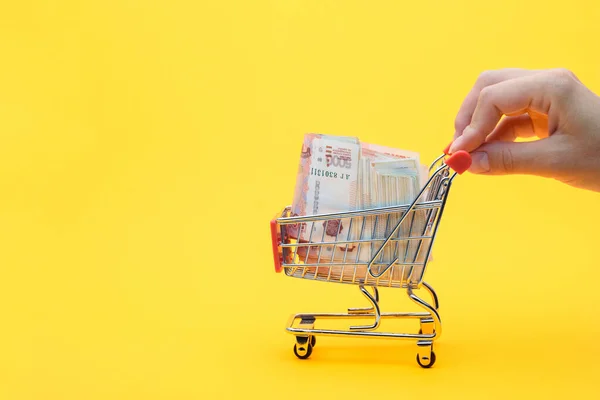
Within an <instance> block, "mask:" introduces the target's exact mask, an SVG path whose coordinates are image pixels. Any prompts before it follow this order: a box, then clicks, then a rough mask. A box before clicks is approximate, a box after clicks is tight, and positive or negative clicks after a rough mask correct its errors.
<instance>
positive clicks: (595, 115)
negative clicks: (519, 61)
mask: <svg viewBox="0 0 600 400" xmlns="http://www.w3.org/2000/svg"><path fill="white" fill-rule="evenodd" d="M455 128H456V132H455V134H454V142H453V143H452V145H451V146H450V153H453V152H455V151H458V150H466V151H468V152H471V153H472V154H471V156H472V158H473V164H472V166H471V168H470V169H469V171H470V172H472V173H476V174H486V175H506V174H527V175H538V176H542V177H546V178H553V179H557V180H559V181H561V182H564V183H566V184H568V185H571V186H574V187H578V188H582V189H588V190H594V191H600V97H598V96H597V95H595V94H594V93H593V92H591V91H590V90H589V89H588V88H587V87H585V86H584V85H583V84H582V83H581V82H580V81H579V79H577V77H576V76H575V75H574V74H573V73H571V72H569V71H567V70H564V69H556V70H542V71H531V70H522V69H504V70H498V71H488V72H484V73H483V74H481V76H480V77H479V79H477V82H475V85H474V87H473V88H472V89H471V92H470V93H469V94H468V95H467V97H466V98H465V100H464V102H463V104H462V106H461V108H460V110H459V112H458V115H457V116H456V121H455ZM534 137H537V138H538V140H533V141H526V142H518V143H515V140H516V139H517V138H534Z"/></svg>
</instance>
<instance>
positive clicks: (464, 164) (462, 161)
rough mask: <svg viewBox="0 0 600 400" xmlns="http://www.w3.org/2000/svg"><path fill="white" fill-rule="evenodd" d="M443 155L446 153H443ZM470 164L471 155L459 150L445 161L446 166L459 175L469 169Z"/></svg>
mask: <svg viewBox="0 0 600 400" xmlns="http://www.w3.org/2000/svg"><path fill="white" fill-rule="evenodd" d="M446 150H447V149H446ZM444 154H448V153H447V152H446V151H444ZM471 162H472V160H471V155H470V154H469V153H467V152H466V151H464V150H459V151H457V152H456V153H453V154H451V155H450V156H449V157H448V158H447V159H446V165H447V166H449V167H450V168H452V169H453V170H454V171H455V172H456V173H457V174H459V175H461V174H462V173H463V172H465V171H466V170H468V169H469V167H471Z"/></svg>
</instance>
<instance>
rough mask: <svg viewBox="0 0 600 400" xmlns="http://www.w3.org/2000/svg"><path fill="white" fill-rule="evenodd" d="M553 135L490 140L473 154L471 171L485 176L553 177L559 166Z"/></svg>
mask: <svg viewBox="0 0 600 400" xmlns="http://www.w3.org/2000/svg"><path fill="white" fill-rule="evenodd" d="M553 139H555V138H554V137H549V138H545V139H541V140H536V141H533V142H520V143H515V142H490V143H486V144H484V145H482V146H480V147H478V148H477V149H476V150H475V151H474V152H473V153H471V158H472V160H473V161H472V164H471V168H469V172H471V173H474V174H484V175H515V174H526V175H539V176H552V175H553V172H554V173H555V172H556V171H553V170H555V169H556V168H557V151H556V150H557V148H556V146H555V143H554V142H555V141H554V140H553Z"/></svg>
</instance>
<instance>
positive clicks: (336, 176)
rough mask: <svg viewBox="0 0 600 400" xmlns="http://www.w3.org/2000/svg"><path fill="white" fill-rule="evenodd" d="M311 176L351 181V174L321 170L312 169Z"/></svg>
mask: <svg viewBox="0 0 600 400" xmlns="http://www.w3.org/2000/svg"><path fill="white" fill-rule="evenodd" d="M310 174H311V175H314V176H322V177H325V178H333V179H341V180H349V179H350V174H342V173H337V172H335V171H327V170H325V169H320V168H311V169H310Z"/></svg>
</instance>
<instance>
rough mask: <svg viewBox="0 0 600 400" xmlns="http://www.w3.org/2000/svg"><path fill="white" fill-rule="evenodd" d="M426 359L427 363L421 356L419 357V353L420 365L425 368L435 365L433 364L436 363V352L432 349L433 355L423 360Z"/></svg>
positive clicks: (418, 360)
mask: <svg viewBox="0 0 600 400" xmlns="http://www.w3.org/2000/svg"><path fill="white" fill-rule="evenodd" d="M423 361H426V362H425V363H423V362H421V358H420V357H419V355H418V354H417V362H418V363H419V365H420V366H421V367H423V368H431V367H433V364H435V353H434V352H433V351H432V352H431V357H429V360H423Z"/></svg>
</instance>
